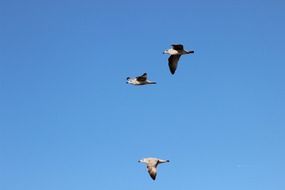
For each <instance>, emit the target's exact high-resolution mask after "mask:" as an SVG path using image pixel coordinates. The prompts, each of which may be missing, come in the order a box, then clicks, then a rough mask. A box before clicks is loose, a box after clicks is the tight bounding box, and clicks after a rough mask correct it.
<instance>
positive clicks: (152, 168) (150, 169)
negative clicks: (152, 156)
mask: <svg viewBox="0 0 285 190" xmlns="http://www.w3.org/2000/svg"><path fill="white" fill-rule="evenodd" d="M147 171H148V173H149V175H150V177H151V178H152V179H153V180H155V178H156V171H157V169H156V167H155V166H147Z"/></svg>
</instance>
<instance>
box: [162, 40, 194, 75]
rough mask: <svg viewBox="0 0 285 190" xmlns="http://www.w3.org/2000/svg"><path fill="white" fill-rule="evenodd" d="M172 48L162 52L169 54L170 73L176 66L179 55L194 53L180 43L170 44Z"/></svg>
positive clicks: (172, 72)
mask: <svg viewBox="0 0 285 190" xmlns="http://www.w3.org/2000/svg"><path fill="white" fill-rule="evenodd" d="M171 46H172V48H171V49H168V50H165V51H164V52H163V53H164V54H169V55H170V57H169V58H168V65H169V69H170V72H171V74H174V73H175V71H176V68H177V64H178V61H179V58H180V56H181V55H184V54H190V53H194V51H186V50H184V48H183V45H182V44H172V45H171Z"/></svg>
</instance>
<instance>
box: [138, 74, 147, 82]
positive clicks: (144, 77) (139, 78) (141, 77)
mask: <svg viewBox="0 0 285 190" xmlns="http://www.w3.org/2000/svg"><path fill="white" fill-rule="evenodd" d="M146 79H147V73H144V74H143V75H141V76H138V77H137V81H141V82H143V81H146Z"/></svg>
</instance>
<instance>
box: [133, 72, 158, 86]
mask: <svg viewBox="0 0 285 190" xmlns="http://www.w3.org/2000/svg"><path fill="white" fill-rule="evenodd" d="M127 84H132V85H145V84H156V82H154V81H150V80H147V73H144V74H143V75H141V76H138V77H134V78H130V77H127Z"/></svg>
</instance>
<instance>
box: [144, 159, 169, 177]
mask: <svg viewBox="0 0 285 190" xmlns="http://www.w3.org/2000/svg"><path fill="white" fill-rule="evenodd" d="M139 162H140V163H145V164H146V167H147V170H148V173H149V175H150V177H151V178H152V179H153V180H155V178H156V174H157V166H158V164H162V163H166V162H169V160H162V159H159V158H144V159H142V160H139Z"/></svg>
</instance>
